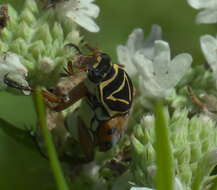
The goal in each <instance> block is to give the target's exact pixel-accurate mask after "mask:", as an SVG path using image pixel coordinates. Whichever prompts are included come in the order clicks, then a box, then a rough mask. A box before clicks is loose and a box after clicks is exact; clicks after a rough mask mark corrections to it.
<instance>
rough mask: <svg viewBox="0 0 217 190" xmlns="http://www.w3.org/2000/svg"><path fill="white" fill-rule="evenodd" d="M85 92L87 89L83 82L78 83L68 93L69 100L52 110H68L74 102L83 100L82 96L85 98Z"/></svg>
mask: <svg viewBox="0 0 217 190" xmlns="http://www.w3.org/2000/svg"><path fill="white" fill-rule="evenodd" d="M87 92H88V90H87V87H86V86H85V85H84V83H83V82H81V83H79V84H78V85H77V86H75V87H74V88H73V89H72V90H71V91H70V92H69V100H68V101H65V102H61V103H60V104H58V105H57V106H56V107H55V108H54V110H55V111H57V112H59V111H62V110H64V109H66V108H68V107H69V106H71V105H72V104H74V103H75V102H77V101H78V100H80V99H81V98H83V97H84V96H86V95H87Z"/></svg>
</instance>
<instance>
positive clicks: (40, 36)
mask: <svg viewBox="0 0 217 190" xmlns="http://www.w3.org/2000/svg"><path fill="white" fill-rule="evenodd" d="M33 40H41V41H43V42H44V43H48V44H50V43H51V42H52V36H51V34H50V28H49V25H48V24H47V23H45V24H44V25H42V26H40V27H39V28H38V29H37V31H36V34H35V36H34V39H33Z"/></svg>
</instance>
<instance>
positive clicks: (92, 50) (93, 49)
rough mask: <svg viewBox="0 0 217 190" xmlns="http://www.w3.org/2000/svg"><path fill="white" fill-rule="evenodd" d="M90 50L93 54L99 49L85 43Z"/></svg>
mask: <svg viewBox="0 0 217 190" xmlns="http://www.w3.org/2000/svg"><path fill="white" fill-rule="evenodd" d="M84 46H85V47H86V48H87V49H88V50H89V51H91V52H92V53H93V54H96V53H98V52H99V49H98V48H93V47H91V46H90V45H89V44H85V45H84Z"/></svg>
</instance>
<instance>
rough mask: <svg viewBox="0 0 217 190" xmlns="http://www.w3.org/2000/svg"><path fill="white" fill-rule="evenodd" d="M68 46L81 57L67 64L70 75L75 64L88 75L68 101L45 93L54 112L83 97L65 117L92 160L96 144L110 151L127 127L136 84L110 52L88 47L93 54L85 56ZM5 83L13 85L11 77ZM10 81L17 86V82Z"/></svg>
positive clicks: (74, 88)
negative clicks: (73, 62) (115, 62)
mask: <svg viewBox="0 0 217 190" xmlns="http://www.w3.org/2000/svg"><path fill="white" fill-rule="evenodd" d="M69 46H72V47H74V48H75V49H76V50H77V51H78V60H77V61H76V63H75V65H74V66H72V63H71V62H70V63H69V64H68V67H67V69H66V72H67V74H68V75H70V76H69V77H73V76H76V75H77V74H76V73H75V74H74V72H73V67H78V68H82V69H83V70H85V71H86V74H85V77H84V78H82V80H81V81H80V82H78V83H77V84H76V85H75V87H73V88H72V89H71V90H70V91H69V92H68V95H67V96H68V98H67V100H66V99H64V98H63V97H62V96H60V94H57V93H55V94H49V93H48V92H47V91H45V92H43V96H44V97H45V98H46V99H47V100H48V102H51V103H52V104H53V103H55V104H56V105H55V106H54V107H52V106H49V107H51V108H52V109H53V110H55V111H61V110H64V109H66V108H67V107H69V106H71V105H72V104H74V103H75V102H76V101H78V100H80V99H82V102H81V104H80V106H79V108H78V109H76V110H75V111H74V112H73V113H70V114H69V115H68V117H67V118H66V126H67V128H68V129H69V131H70V132H71V134H74V131H76V132H75V133H77V136H78V141H79V142H80V144H81V147H82V149H83V151H84V154H85V157H86V158H87V160H92V159H93V156H94V149H95V147H98V148H99V151H107V150H109V149H110V148H111V147H112V146H113V144H115V143H116V142H117V141H118V140H119V139H120V137H121V136H122V134H123V133H124V132H125V130H126V129H127V123H128V116H129V112H130V108H131V106H132V101H133V85H132V82H131V80H130V78H129V76H128V75H127V73H126V72H125V71H124V69H123V67H122V66H120V65H118V64H112V62H111V59H110V57H109V55H107V54H105V53H102V52H99V51H98V50H96V49H93V48H90V47H89V46H88V48H89V49H90V50H91V51H92V52H93V53H92V54H91V55H84V54H83V53H82V52H81V51H80V49H79V48H78V47H77V46H75V45H73V44H69ZM65 80H67V78H66V79H65ZM5 82H6V83H7V84H8V85H9V86H10V82H11V81H10V80H9V79H8V78H5ZM11 84H12V85H11V86H13V87H14V86H16V88H17V85H14V83H12V82H11ZM64 86H66V85H64ZM21 89H22V88H21ZM25 90H26V89H25ZM31 91H33V90H31ZM59 91H60V92H61V91H62V90H61V89H59Z"/></svg>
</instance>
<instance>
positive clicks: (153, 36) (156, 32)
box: [145, 24, 162, 48]
mask: <svg viewBox="0 0 217 190" xmlns="http://www.w3.org/2000/svg"><path fill="white" fill-rule="evenodd" d="M161 38H162V29H161V27H160V26H159V25H158V24H154V25H152V28H151V32H150V34H149V36H148V38H147V39H146V40H145V48H149V47H153V46H154V42H155V41H156V40H161Z"/></svg>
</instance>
